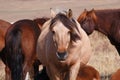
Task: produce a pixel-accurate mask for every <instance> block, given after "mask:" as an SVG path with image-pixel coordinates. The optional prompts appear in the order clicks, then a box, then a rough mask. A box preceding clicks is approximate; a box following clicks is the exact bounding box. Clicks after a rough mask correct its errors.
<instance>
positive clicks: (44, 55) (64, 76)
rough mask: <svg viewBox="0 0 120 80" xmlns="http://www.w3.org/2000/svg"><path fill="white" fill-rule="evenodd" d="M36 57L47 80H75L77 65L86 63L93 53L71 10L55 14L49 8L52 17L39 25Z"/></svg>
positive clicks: (78, 66) (77, 70)
mask: <svg viewBox="0 0 120 80" xmlns="http://www.w3.org/2000/svg"><path fill="white" fill-rule="evenodd" d="M37 54H38V58H39V60H40V61H41V63H42V64H43V65H44V66H45V67H46V70H47V74H48V76H49V78H50V80H76V77H77V74H78V72H79V68H80V63H84V64H86V63H87V62H88V61H89V59H90V57H91V55H92V50H91V45H90V40H89V38H88V36H87V34H86V33H85V32H84V30H83V29H82V28H81V26H80V24H79V23H78V22H77V20H75V19H74V18H73V15H72V10H71V9H69V11H68V12H66V13H63V12H60V13H58V14H56V13H55V12H54V11H53V10H52V9H51V18H50V20H48V21H47V22H45V23H44V25H43V26H42V29H41V34H40V36H39V38H38V43H37Z"/></svg>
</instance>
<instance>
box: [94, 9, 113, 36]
mask: <svg viewBox="0 0 120 80" xmlns="http://www.w3.org/2000/svg"><path fill="white" fill-rule="evenodd" d="M95 14H96V16H97V26H96V27H95V30H97V31H99V32H101V33H103V34H105V35H108V34H109V30H110V27H111V26H110V24H108V23H110V21H109V20H107V18H108V16H107V15H109V13H108V14H105V13H104V12H102V11H96V12H95Z"/></svg>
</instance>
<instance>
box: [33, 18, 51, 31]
mask: <svg viewBox="0 0 120 80" xmlns="http://www.w3.org/2000/svg"><path fill="white" fill-rule="evenodd" d="M49 19H50V18H48V17H41V18H36V19H33V21H34V22H36V23H37V24H38V25H39V28H40V29H41V27H42V26H43V24H44V23H45V22H46V21H47V20H49Z"/></svg>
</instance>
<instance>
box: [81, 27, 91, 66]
mask: <svg viewBox="0 0 120 80" xmlns="http://www.w3.org/2000/svg"><path fill="white" fill-rule="evenodd" d="M79 30H80V35H81V41H82V47H81V56H82V57H81V62H82V63H84V64H87V63H88V61H89V60H90V58H91V56H92V55H93V52H92V47H91V43H90V39H89V37H88V35H87V34H86V32H85V31H84V30H83V29H82V28H81V26H79Z"/></svg>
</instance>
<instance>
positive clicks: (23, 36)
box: [1, 19, 40, 80]
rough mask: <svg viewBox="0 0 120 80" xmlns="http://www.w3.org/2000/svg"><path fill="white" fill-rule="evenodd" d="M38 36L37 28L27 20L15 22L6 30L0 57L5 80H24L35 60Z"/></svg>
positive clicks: (38, 30) (32, 22) (31, 21)
mask: <svg viewBox="0 0 120 80" xmlns="http://www.w3.org/2000/svg"><path fill="white" fill-rule="evenodd" d="M39 34H40V29H39V26H38V25H37V24H36V23H35V22H34V21H33V20H29V19H23V20H19V21H16V22H15V23H13V24H12V25H11V26H10V27H9V28H8V30H7V33H6V36H5V48H4V49H3V50H2V55H1V56H2V57H1V58H2V61H3V62H4V64H5V66H6V67H5V70H6V80H25V77H26V74H27V72H29V71H30V70H31V69H32V64H33V63H34V60H35V59H36V44H37V39H38V36H39Z"/></svg>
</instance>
